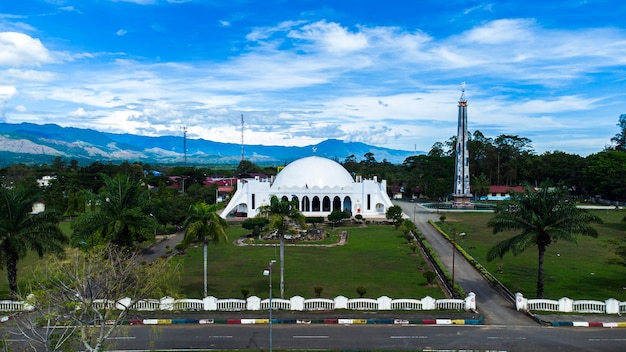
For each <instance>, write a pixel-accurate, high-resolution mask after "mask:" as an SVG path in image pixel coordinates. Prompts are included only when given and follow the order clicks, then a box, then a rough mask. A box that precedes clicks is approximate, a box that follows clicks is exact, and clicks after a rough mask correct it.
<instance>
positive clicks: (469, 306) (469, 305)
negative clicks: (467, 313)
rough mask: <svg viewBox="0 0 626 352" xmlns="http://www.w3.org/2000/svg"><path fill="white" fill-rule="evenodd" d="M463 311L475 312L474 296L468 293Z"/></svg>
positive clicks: (472, 293)
mask: <svg viewBox="0 0 626 352" xmlns="http://www.w3.org/2000/svg"><path fill="white" fill-rule="evenodd" d="M465 310H476V294H475V293H474V292H470V293H468V294H467V297H466V298H465Z"/></svg>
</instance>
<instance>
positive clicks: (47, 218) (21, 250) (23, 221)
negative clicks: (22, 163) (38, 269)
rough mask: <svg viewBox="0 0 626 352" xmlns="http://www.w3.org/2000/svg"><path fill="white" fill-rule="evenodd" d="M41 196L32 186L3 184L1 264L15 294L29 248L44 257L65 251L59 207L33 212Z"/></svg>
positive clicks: (64, 237) (65, 241) (0, 226)
mask: <svg viewBox="0 0 626 352" xmlns="http://www.w3.org/2000/svg"><path fill="white" fill-rule="evenodd" d="M38 199H39V198H38V197H37V196H36V195H35V193H34V192H33V191H30V190H28V189H24V188H15V189H8V188H5V187H1V186H0V268H2V269H4V268H6V269H7V278H8V281H9V290H10V291H11V295H13V296H15V295H16V294H17V262H18V261H20V260H21V259H23V258H24V257H25V256H26V255H27V254H28V251H29V250H32V251H35V252H36V253H37V255H39V257H40V258H41V257H43V255H44V254H46V253H62V252H63V249H64V248H63V245H64V244H65V243H67V242H68V239H67V237H66V236H65V235H64V234H63V232H62V231H61V229H60V228H59V226H58V223H59V213H58V212H57V211H56V210H46V211H44V212H41V213H38V214H31V211H32V206H33V203H34V202H35V201H36V200H38Z"/></svg>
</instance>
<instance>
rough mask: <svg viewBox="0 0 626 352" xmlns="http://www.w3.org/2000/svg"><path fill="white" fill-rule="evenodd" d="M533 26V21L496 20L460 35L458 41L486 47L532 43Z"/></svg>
mask: <svg viewBox="0 0 626 352" xmlns="http://www.w3.org/2000/svg"><path fill="white" fill-rule="evenodd" d="M534 25H535V22H534V21H533V20H526V19H502V20H496V21H491V22H488V23H486V24H484V25H483V26H480V27H476V28H473V29H471V30H469V31H467V32H465V33H463V34H461V36H460V38H459V39H465V40H467V41H469V42H472V43H476V44H487V45H502V44H505V43H520V42H523V43H532V42H533V41H534V35H533V31H532V28H533V27H534Z"/></svg>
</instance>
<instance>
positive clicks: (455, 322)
mask: <svg viewBox="0 0 626 352" xmlns="http://www.w3.org/2000/svg"><path fill="white" fill-rule="evenodd" d="M483 321H484V319H483V317H480V319H416V320H413V319H345V318H340V319H334V318H330V319H272V324H327V325H328V324H337V325H363V324H386V325H481V324H482V323H483ZM269 323H270V320H269V319H257V318H254V319H133V320H125V321H123V322H122V325H172V324H234V325H251V324H269ZM624 324H625V325H624V326H625V327H626V323H624Z"/></svg>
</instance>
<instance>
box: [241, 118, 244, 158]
mask: <svg viewBox="0 0 626 352" xmlns="http://www.w3.org/2000/svg"><path fill="white" fill-rule="evenodd" d="M244 157H245V154H244V150H243V114H241V161H243V160H244Z"/></svg>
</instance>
